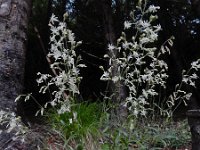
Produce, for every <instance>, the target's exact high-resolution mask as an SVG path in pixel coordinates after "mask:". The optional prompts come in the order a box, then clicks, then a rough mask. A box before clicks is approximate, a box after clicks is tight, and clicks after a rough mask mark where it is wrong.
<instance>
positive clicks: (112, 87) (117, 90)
mask: <svg viewBox="0 0 200 150" xmlns="http://www.w3.org/2000/svg"><path fill="white" fill-rule="evenodd" d="M101 2H102V10H103V16H104V32H105V39H106V43H107V44H108V43H109V44H112V45H115V46H116V41H117V38H116V32H115V28H114V21H113V12H112V7H111V6H112V0H102V1H101ZM108 55H110V57H112V58H117V57H118V55H119V52H118V50H117V49H115V50H114V52H113V53H112V52H108ZM111 65H112V77H114V76H120V72H119V71H118V65H117V64H116V63H115V62H112V64H111ZM108 86H109V87H108V88H109V92H110V95H111V96H112V94H114V96H112V103H113V105H116V107H115V109H114V112H112V114H111V115H112V116H113V117H114V118H115V117H116V116H117V118H118V119H120V120H123V119H124V118H126V116H127V109H126V108H124V107H123V105H122V104H123V100H124V99H125V98H126V89H125V86H124V85H123V84H122V83H121V82H120V81H118V82H116V83H112V81H111V82H110V83H109V85H108Z"/></svg>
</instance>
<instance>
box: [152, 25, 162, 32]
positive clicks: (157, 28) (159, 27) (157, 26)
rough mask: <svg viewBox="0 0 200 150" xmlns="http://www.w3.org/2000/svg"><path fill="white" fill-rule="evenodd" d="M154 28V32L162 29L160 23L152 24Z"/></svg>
mask: <svg viewBox="0 0 200 150" xmlns="http://www.w3.org/2000/svg"><path fill="white" fill-rule="evenodd" d="M153 27H154V28H155V30H154V32H159V31H161V30H162V27H161V25H160V24H158V25H156V26H153Z"/></svg>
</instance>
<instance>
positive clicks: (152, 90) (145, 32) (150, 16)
mask: <svg viewBox="0 0 200 150" xmlns="http://www.w3.org/2000/svg"><path fill="white" fill-rule="evenodd" d="M159 9H160V7H158V6H154V5H150V6H148V7H147V0H144V1H140V0H139V3H138V5H137V7H136V9H135V10H134V11H132V12H131V13H130V17H131V20H127V21H125V22H124V30H125V31H124V32H122V35H121V37H120V38H119V39H118V40H117V45H112V44H109V45H108V50H109V53H114V51H115V50H118V51H119V53H120V55H118V56H115V57H111V56H110V55H105V57H106V58H107V59H108V61H109V65H110V66H109V68H108V69H104V68H103V67H101V68H102V69H103V71H104V73H103V75H102V76H101V80H104V81H112V82H113V83H120V84H121V85H120V86H126V87H127V89H128V96H127V97H126V99H125V101H123V102H122V104H119V105H124V106H125V107H127V108H128V110H129V111H130V113H131V114H133V115H134V116H136V117H137V116H139V115H140V116H147V114H150V113H151V112H152V111H153V114H154V111H155V110H159V114H160V115H167V116H169V117H170V116H171V115H172V114H173V112H174V110H175V109H176V108H177V107H178V106H179V104H180V103H182V102H184V103H185V104H187V100H189V99H190V97H191V95H192V93H188V92H186V91H184V90H182V86H183V84H186V85H190V86H193V87H195V80H196V79H197V78H198V77H197V75H196V73H195V72H196V71H198V70H199V68H200V61H199V60H197V61H194V62H192V63H191V68H190V69H189V70H188V71H187V72H186V71H183V80H182V82H181V83H180V84H177V85H176V87H175V91H174V92H173V93H172V94H171V95H170V96H169V98H166V100H161V101H160V102H158V101H155V100H156V99H159V98H158V97H157V96H158V95H159V97H160V98H162V96H160V95H161V94H162V93H161V92H160V91H161V90H158V89H165V88H166V79H167V78H168V74H167V71H168V65H167V64H166V62H165V61H164V60H162V57H161V56H162V55H165V54H167V53H168V54H170V50H169V48H168V47H169V46H173V38H174V37H171V38H170V39H168V40H167V41H166V42H164V43H163V45H162V46H161V48H160V49H157V47H156V46H155V42H156V41H157V40H158V33H159V31H161V30H162V28H161V26H160V25H159V24H156V23H155V21H156V20H157V18H158V17H157V15H156V12H157V11H158V10H159ZM126 31H131V32H132V33H135V35H134V36H132V37H131V38H130V37H129V35H126V33H125V32H126ZM113 64H115V66H118V68H117V71H118V72H119V74H118V75H117V76H113V75H112V70H113ZM117 92H120V91H115V93H113V95H115V94H116V93H117ZM156 97H157V98H156ZM177 101H178V105H176V104H177Z"/></svg>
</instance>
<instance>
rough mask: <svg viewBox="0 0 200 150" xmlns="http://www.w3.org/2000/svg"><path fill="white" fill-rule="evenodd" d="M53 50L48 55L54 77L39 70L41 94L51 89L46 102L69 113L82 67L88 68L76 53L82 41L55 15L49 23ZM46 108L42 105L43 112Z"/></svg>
mask: <svg viewBox="0 0 200 150" xmlns="http://www.w3.org/2000/svg"><path fill="white" fill-rule="evenodd" d="M49 26H50V30H51V36H50V52H49V54H48V56H47V57H49V58H50V59H51V60H52V63H51V64H50V67H51V69H52V70H54V74H55V76H52V75H49V74H41V73H40V72H39V73H38V76H39V79H37V83H38V84H39V85H41V84H42V86H41V88H40V92H41V93H46V92H47V91H48V90H49V89H55V90H54V91H50V94H51V96H52V99H51V100H50V101H49V102H48V103H46V104H45V107H44V108H46V107H47V105H48V104H50V105H51V106H53V107H55V106H59V109H58V113H59V114H61V113H64V112H70V110H71V109H70V105H71V103H72V101H73V99H74V98H75V95H77V94H79V89H78V85H79V83H80V81H81V78H82V77H80V72H79V68H80V67H86V66H85V65H84V64H81V63H80V61H81V57H80V56H77V55H76V52H75V49H76V48H77V47H78V46H79V45H80V44H81V43H82V42H81V41H78V42H76V41H75V36H74V33H72V31H71V30H69V29H68V28H67V25H66V23H65V22H60V21H59V20H58V18H57V17H56V16H55V15H52V17H51V19H50V22H49ZM51 87H54V88H51ZM44 108H43V107H42V109H41V113H43V111H44Z"/></svg>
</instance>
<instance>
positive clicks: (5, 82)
mask: <svg viewBox="0 0 200 150" xmlns="http://www.w3.org/2000/svg"><path fill="white" fill-rule="evenodd" d="M30 11H31V0H0V110H4V111H11V112H16V110H17V104H16V103H15V102H14V100H15V98H16V97H17V96H18V95H19V94H21V92H22V90H23V82H24V63H25V43H26V41H27V37H26V31H27V26H28V18H29V17H28V16H29V12H30ZM0 128H1V129H2V130H5V127H3V126H2V125H1V127H0ZM11 138H12V134H8V133H6V132H2V133H1V134H0V148H1V149H9V148H7V147H6V146H7V144H9V141H12V140H11ZM10 149H15V148H13V147H12V148H10Z"/></svg>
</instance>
